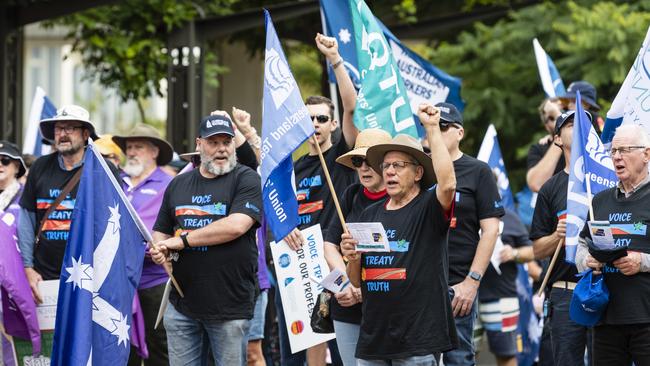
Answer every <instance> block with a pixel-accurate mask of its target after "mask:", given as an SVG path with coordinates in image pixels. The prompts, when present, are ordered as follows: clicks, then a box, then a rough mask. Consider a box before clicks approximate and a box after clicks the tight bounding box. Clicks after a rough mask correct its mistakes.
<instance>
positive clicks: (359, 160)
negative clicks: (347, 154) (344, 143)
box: [351, 156, 370, 168]
mask: <svg viewBox="0 0 650 366" xmlns="http://www.w3.org/2000/svg"><path fill="white" fill-rule="evenodd" d="M351 162H352V166H353V167H355V168H361V166H363V163H366V165H368V166H370V164H368V160H366V158H364V157H362V156H353V157H352V158H351Z"/></svg>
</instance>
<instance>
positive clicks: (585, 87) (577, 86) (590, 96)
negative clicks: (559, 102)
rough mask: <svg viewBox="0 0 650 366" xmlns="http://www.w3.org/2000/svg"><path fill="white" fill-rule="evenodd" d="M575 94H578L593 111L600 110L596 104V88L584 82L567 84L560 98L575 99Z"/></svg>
mask: <svg viewBox="0 0 650 366" xmlns="http://www.w3.org/2000/svg"><path fill="white" fill-rule="evenodd" d="M577 92H580V96H581V97H582V100H583V101H584V102H585V103H587V104H589V106H591V107H592V108H593V109H595V110H600V106H599V105H598V103H596V88H594V86H593V85H591V84H589V83H588V82H586V81H582V80H580V81H574V82H572V83H571V84H569V87H568V88H567V90H566V94H564V95H563V96H561V97H560V98H562V99H576V94H577Z"/></svg>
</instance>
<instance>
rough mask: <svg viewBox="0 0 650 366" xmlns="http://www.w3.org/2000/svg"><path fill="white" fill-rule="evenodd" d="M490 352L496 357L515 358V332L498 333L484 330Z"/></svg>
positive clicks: (516, 348)
mask: <svg viewBox="0 0 650 366" xmlns="http://www.w3.org/2000/svg"><path fill="white" fill-rule="evenodd" d="M485 334H486V335H487V340H488V346H489V347H490V352H492V353H493V354H494V355H495V356H498V357H515V356H517V353H518V347H517V331H516V330H513V331H511V332H500V331H492V330H486V331H485Z"/></svg>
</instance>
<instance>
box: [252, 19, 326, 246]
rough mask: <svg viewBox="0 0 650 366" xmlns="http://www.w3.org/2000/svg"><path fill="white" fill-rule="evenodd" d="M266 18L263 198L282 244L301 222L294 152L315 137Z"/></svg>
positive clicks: (269, 219)
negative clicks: (295, 184) (295, 186)
mask: <svg viewBox="0 0 650 366" xmlns="http://www.w3.org/2000/svg"><path fill="white" fill-rule="evenodd" d="M264 17H265V22H266V51H265V60H264V103H263V106H264V109H263V113H262V147H261V153H260V157H261V160H262V164H261V168H260V169H261V174H262V198H263V200H264V216H265V217H266V221H267V223H268V225H269V226H270V228H271V231H272V232H273V236H274V237H275V240H276V241H280V240H282V239H283V238H284V237H285V236H287V234H289V233H290V232H291V230H293V229H294V228H295V227H296V226H298V222H299V219H300V218H299V216H298V201H297V200H296V193H295V189H294V186H293V184H292V181H293V162H292V160H291V153H292V152H293V151H294V150H296V149H297V148H298V147H299V146H300V145H301V144H302V143H303V142H304V141H305V140H306V139H308V138H309V136H311V135H313V134H314V126H313V124H312V121H311V118H310V116H309V111H308V110H307V107H305V104H304V103H303V101H302V98H301V96H300V90H299V89H298V84H296V81H295V80H294V78H293V75H292V74H291V70H290V69H289V64H288V63H287V59H286V57H285V56H284V52H283V51H282V46H281V45H280V40H279V39H278V36H277V34H276V33H275V28H274V27H273V22H272V20H271V16H270V15H269V12H268V11H267V10H264Z"/></svg>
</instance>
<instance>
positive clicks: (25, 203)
mask: <svg viewBox="0 0 650 366" xmlns="http://www.w3.org/2000/svg"><path fill="white" fill-rule="evenodd" d="M108 167H109V168H110V169H111V171H112V172H113V174H114V176H115V177H116V178H117V179H118V181H119V179H120V178H119V172H118V171H117V168H115V166H114V165H113V164H108ZM80 168H81V166H79V167H77V168H75V169H72V170H68V171H66V170H63V169H61V166H60V165H59V154H58V153H52V154H48V155H45V156H41V157H40V158H38V159H37V160H36V161H35V162H34V164H33V165H32V167H31V168H30V170H29V175H28V176H27V182H26V183H25V189H24V191H23V196H22V198H21V200H20V206H21V207H22V208H24V209H26V210H28V211H31V212H34V213H35V214H36V228H35V230H34V234H36V233H37V232H38V227H39V225H41V222H42V220H43V216H44V215H45V212H46V211H47V209H48V208H49V207H50V206H51V205H52V203H53V202H54V201H55V200H56V198H57V197H58V196H59V194H60V193H61V190H63V187H65V185H66V184H67V183H68V181H70V179H72V176H74V175H75V173H76V172H77V171H78V170H79V169H80ZM78 188H79V183H77V184H76V185H75V186H74V188H73V189H72V191H70V193H69V194H68V195H67V196H66V197H65V199H63V201H61V203H59V206H58V207H57V208H56V209H55V210H53V211H52V213H51V214H50V216H49V217H48V218H47V220H45V222H44V223H43V231H42V233H41V239H40V241H39V243H38V244H35V245H34V269H35V270H36V272H38V273H39V274H40V275H41V276H42V277H43V279H44V280H53V279H58V278H59V276H60V275H61V265H62V264H63V255H64V254H65V248H66V242H67V240H68V234H69V232H70V222H71V218H72V211H73V209H74V204H75V199H76V197H77V189H78Z"/></svg>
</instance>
